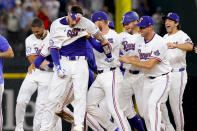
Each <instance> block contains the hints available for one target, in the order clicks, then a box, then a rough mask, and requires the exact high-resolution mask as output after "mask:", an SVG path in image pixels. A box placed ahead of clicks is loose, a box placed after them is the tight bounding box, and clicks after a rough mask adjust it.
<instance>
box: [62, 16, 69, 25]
mask: <svg viewBox="0 0 197 131" xmlns="http://www.w3.org/2000/svg"><path fill="white" fill-rule="evenodd" d="M60 23H61V24H62V25H69V24H68V22H67V20H66V17H64V18H62V19H61V20H60Z"/></svg>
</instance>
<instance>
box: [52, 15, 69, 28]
mask: <svg viewBox="0 0 197 131" xmlns="http://www.w3.org/2000/svg"><path fill="white" fill-rule="evenodd" d="M61 25H68V22H67V21H66V17H65V16H64V17H60V18H58V19H56V20H54V21H53V22H52V24H51V27H57V26H61Z"/></svg>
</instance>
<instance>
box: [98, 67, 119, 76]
mask: <svg viewBox="0 0 197 131" xmlns="http://www.w3.org/2000/svg"><path fill="white" fill-rule="evenodd" d="M115 69H116V67H111V68H110V71H114V70H115ZM103 72H104V70H98V74H101V73H103Z"/></svg>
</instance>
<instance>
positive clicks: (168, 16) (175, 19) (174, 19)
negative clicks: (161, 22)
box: [165, 12, 180, 22]
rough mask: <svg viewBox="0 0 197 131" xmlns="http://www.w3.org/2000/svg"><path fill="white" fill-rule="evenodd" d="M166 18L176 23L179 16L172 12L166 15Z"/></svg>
mask: <svg viewBox="0 0 197 131" xmlns="http://www.w3.org/2000/svg"><path fill="white" fill-rule="evenodd" d="M166 18H169V19H171V20H173V21H176V22H179V21H180V18H179V16H178V15H177V14H176V13H172V12H170V13H168V15H167V16H166V17H165V19H166Z"/></svg>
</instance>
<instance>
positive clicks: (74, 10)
mask: <svg viewBox="0 0 197 131" xmlns="http://www.w3.org/2000/svg"><path fill="white" fill-rule="evenodd" d="M70 12H71V13H80V14H82V15H83V10H82V8H81V7H80V6H79V5H73V6H72V7H71V9H70Z"/></svg>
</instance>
